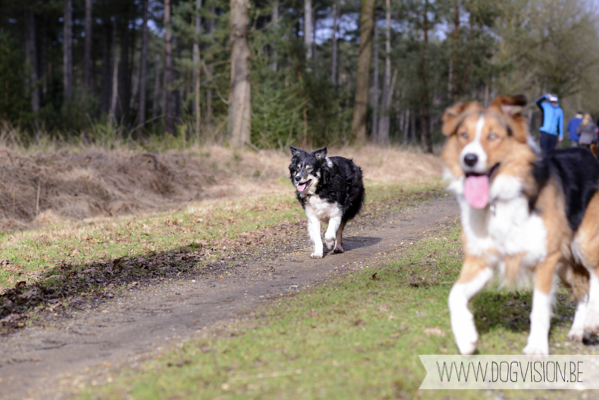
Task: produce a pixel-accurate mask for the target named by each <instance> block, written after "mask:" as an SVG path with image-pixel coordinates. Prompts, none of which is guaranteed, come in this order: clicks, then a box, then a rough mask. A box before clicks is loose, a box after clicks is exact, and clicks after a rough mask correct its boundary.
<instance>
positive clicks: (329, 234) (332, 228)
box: [324, 212, 342, 250]
mask: <svg viewBox="0 0 599 400" xmlns="http://www.w3.org/2000/svg"><path fill="white" fill-rule="evenodd" d="M341 219H342V215H341V212H339V215H335V216H334V217H331V218H330V219H329V227H328V228H327V231H326V233H325V234H324V243H325V244H326V245H327V248H328V249H329V250H331V249H332V248H333V246H334V245H335V237H336V236H337V231H338V230H339V227H340V226H341Z"/></svg>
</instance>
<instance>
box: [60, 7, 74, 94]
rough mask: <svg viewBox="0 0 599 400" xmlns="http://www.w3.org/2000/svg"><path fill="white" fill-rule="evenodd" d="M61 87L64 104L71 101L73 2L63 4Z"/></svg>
mask: <svg viewBox="0 0 599 400" xmlns="http://www.w3.org/2000/svg"><path fill="white" fill-rule="evenodd" d="M62 62H63V86H64V103H65V104H66V103H68V102H69V101H71V98H72V97H73V2H72V0H65V2H64V24H63V57H62Z"/></svg>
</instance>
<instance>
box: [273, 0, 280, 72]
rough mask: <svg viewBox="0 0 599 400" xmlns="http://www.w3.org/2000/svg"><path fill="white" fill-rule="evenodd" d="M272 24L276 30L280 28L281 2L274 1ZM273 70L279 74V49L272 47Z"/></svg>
mask: <svg viewBox="0 0 599 400" xmlns="http://www.w3.org/2000/svg"><path fill="white" fill-rule="evenodd" d="M271 18H272V23H273V28H274V29H275V30H276V29H278V28H279V0H272V16H271ZM271 57H272V60H273V61H272V64H271V66H272V70H273V71H275V72H277V71H278V70H279V63H278V61H277V49H276V48H274V47H272V54H271Z"/></svg>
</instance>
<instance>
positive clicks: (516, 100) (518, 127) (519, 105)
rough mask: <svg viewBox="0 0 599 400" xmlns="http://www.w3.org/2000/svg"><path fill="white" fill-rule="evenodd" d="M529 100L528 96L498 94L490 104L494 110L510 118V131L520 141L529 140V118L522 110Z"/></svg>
mask: <svg viewBox="0 0 599 400" xmlns="http://www.w3.org/2000/svg"><path fill="white" fill-rule="evenodd" d="M526 104H528V101H527V99H526V96H524V95H522V94H520V95H517V96H501V95H500V96H497V97H496V98H495V100H493V103H491V105H490V106H489V110H493V111H495V112H498V113H500V114H503V115H505V116H506V117H507V118H508V119H509V120H510V122H511V123H510V131H511V132H510V133H511V134H512V135H513V136H514V138H515V139H516V140H517V141H519V142H520V143H526V141H527V140H528V120H527V119H526V117H524V116H523V115H522V110H523V109H524V107H526Z"/></svg>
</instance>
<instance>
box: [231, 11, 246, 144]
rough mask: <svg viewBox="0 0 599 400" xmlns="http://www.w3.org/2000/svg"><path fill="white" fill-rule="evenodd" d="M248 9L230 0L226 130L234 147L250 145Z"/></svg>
mask: <svg viewBox="0 0 599 400" xmlns="http://www.w3.org/2000/svg"><path fill="white" fill-rule="evenodd" d="M249 8H250V2H249V0H231V31H230V35H231V36H230V42H231V95H230V96H229V127H228V130H229V142H230V144H231V146H232V147H236V148H240V147H243V146H244V145H245V144H246V143H250V112H251V108H250V107H251V104H250V69H249V56H250V51H249V46H248V13H249Z"/></svg>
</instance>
